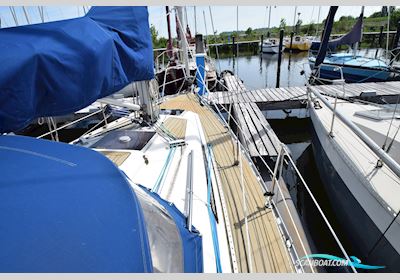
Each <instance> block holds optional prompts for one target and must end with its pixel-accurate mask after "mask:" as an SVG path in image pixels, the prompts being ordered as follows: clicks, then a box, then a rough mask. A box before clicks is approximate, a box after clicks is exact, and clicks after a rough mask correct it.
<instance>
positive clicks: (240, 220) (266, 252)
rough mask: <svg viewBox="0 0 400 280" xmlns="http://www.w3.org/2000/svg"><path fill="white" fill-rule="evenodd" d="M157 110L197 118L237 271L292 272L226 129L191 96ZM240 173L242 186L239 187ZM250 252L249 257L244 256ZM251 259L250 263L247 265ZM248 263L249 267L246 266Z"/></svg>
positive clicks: (256, 185)
mask: <svg viewBox="0 0 400 280" xmlns="http://www.w3.org/2000/svg"><path fill="white" fill-rule="evenodd" d="M160 107H161V109H170V110H173V109H177V110H188V111H192V112H195V113H197V114H198V115H199V118H200V121H201V124H202V127H203V131H204V134H205V137H206V141H207V143H208V144H209V145H211V148H212V150H213V154H214V156H215V162H216V163H217V166H218V174H217V175H218V177H219V178H220V183H221V185H222V189H223V193H224V196H225V201H226V204H227V211H228V217H229V220H230V224H231V225H232V236H233V243H234V247H235V255H236V259H237V265H238V270H239V272H293V271H294V267H293V264H292V261H291V260H290V256H289V253H288V250H287V248H286V245H285V241H284V240H283V238H282V235H281V233H280V230H279V227H278V223H277V220H276V219H275V216H274V213H273V212H272V210H271V209H268V208H266V207H265V198H264V196H263V187H262V184H261V182H260V180H261V179H260V178H258V177H257V175H256V173H255V171H254V169H253V168H252V167H251V165H250V164H251V163H250V162H249V161H248V160H247V159H246V157H245V156H244V155H243V154H240V159H241V162H242V163H243V164H242V166H243V173H242V172H241V168H240V165H237V164H235V162H236V161H237V154H238V151H237V145H236V143H235V140H234V139H233V138H232V136H231V134H230V132H229V130H228V129H227V128H226V127H224V125H223V124H222V122H221V121H220V120H219V118H218V117H217V116H216V115H215V114H214V112H212V111H211V110H210V109H208V108H207V107H206V106H201V105H200V104H199V101H198V99H197V97H196V96H194V95H193V94H191V93H188V94H185V95H179V96H176V97H173V98H170V99H167V100H166V101H164V102H163V103H162V104H161V105H160ZM241 174H243V183H244V184H243V186H242V184H241V178H242V177H241ZM242 187H244V188H245V190H246V205H247V212H248V215H247V218H248V227H249V238H250V244H249V243H248V242H247V236H246V226H245V223H244V220H245V219H244V218H245V212H244V210H243V209H244V204H243V199H242ZM248 252H250V254H249V255H247V253H248ZM250 260H251V262H250ZM250 263H252V267H250Z"/></svg>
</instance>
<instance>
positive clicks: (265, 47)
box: [261, 44, 279, 53]
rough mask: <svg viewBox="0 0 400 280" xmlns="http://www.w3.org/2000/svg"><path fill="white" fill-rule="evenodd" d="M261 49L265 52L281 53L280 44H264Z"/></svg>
mask: <svg viewBox="0 0 400 280" xmlns="http://www.w3.org/2000/svg"><path fill="white" fill-rule="evenodd" d="M261 51H262V52H263V53H279V45H265V44H263V45H262V48H261Z"/></svg>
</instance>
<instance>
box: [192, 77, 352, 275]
mask: <svg viewBox="0 0 400 280" xmlns="http://www.w3.org/2000/svg"><path fill="white" fill-rule="evenodd" d="M200 78H202V77H201V76H200ZM203 82H204V80H203ZM206 90H207V91H208V94H209V93H210V92H209V89H208V88H207V87H206ZM199 98H200V100H203V103H205V104H207V106H208V108H209V109H211V107H210V105H209V104H208V102H207V100H206V99H205V98H204V97H202V96H199ZM212 103H213V105H214V107H215V108H216V109H217V111H218V112H219V116H220V118H221V120H222V122H224V123H225V126H227V128H228V129H229V124H228V123H227V122H226V120H225V119H224V117H223V116H222V114H221V112H220V110H219V108H218V106H216V104H215V103H214V102H212ZM222 108H223V109H224V110H225V112H226V113H227V114H228V115H229V116H230V117H231V119H232V120H233V121H234V122H235V124H236V126H237V127H238V129H239V130H240V131H241V132H242V133H243V131H242V129H241V127H240V125H239V124H238V123H237V121H236V120H235V118H234V117H233V116H232V115H231V113H230V112H228V110H227V109H226V108H225V107H224V106H222ZM211 110H212V109H211ZM229 131H230V133H231V135H233V137H234V138H235V139H236V136H235V135H234V134H233V133H232V131H231V130H230V129H229ZM237 140H238V139H237ZM238 145H240V147H241V148H242V149H243V150H244V151H246V153H245V155H246V156H248V150H247V149H246V148H245V147H244V146H243V145H242V144H241V143H240V141H239V140H238ZM284 151H285V154H286V155H287V156H288V157H289V159H290V160H291V162H292V164H293V165H294V167H295V171H296V173H297V174H298V175H299V176H300V178H301V180H302V183H303V184H304V186H305V187H306V189H307V191H308V193H309V194H310V195H312V192H311V191H310V189H309V187H308V185H307V184H306V182H305V181H304V179H303V177H302V176H301V174H300V172H299V170H298V169H297V167H296V166H295V164H294V162H293V160H292V159H291V157H290V155H289V153H288V152H287V150H286V149H285V148H284ZM256 153H257V157H258V158H260V159H261V162H262V163H263V164H264V165H265V166H266V168H267V169H268V171H269V172H270V174H271V175H273V174H274V172H273V171H272V170H271V168H270V167H269V166H268V164H267V163H266V162H265V160H264V159H263V158H262V156H261V155H260V153H259V152H258V151H256ZM248 159H249V158H248ZM249 160H250V162H251V158H250V159H249ZM276 164H279V162H277V163H276ZM275 180H277V178H275ZM261 183H262V185H263V186H264V188H266V186H265V184H264V181H263V180H261ZM277 185H278V188H279V190H280V191H281V187H280V185H279V182H277ZM281 192H282V191H281ZM312 200H313V202H314V203H315V204H316V206H317V208H318V210H319V212H320V214H321V215H323V219H324V221H325V222H326V223H327V226H328V228H329V229H330V231H331V233H332V234H333V236H334V238H335V241H336V242H337V243H338V245H339V248H340V249H341V250H342V252H343V253H344V255H345V257H346V259H347V260H348V263H349V265H350V267H351V268H352V270H353V272H355V273H357V270H356V269H355V268H354V266H353V264H352V262H351V260H350V258H349V257H348V254H347V253H346V251H345V250H344V247H343V245H342V244H341V242H340V240H339V238H338V237H337V235H336V233H335V232H334V230H333V228H332V227H331V225H330V224H329V221H328V219H327V218H326V216H325V214H324V213H323V211H322V209H321V207H320V206H319V204H318V202H317V201H316V199H315V197H314V196H313V195H312ZM285 202H286V201H284V203H285ZM272 203H273V204H274V205H275V203H274V201H272ZM275 209H276V210H277V212H278V215H279V216H280V217H281V215H280V213H279V210H278V209H277V207H276V205H275ZM288 211H289V210H288ZM281 220H282V219H281ZM292 223H293V226H294V227H295V228H296V232H297V235H298V238H299V240H300V242H301V237H300V236H299V233H298V231H297V226H296V224H295V223H294V221H293V219H292ZM282 224H283V225H284V227H285V230H286V233H287V234H288V235H289V231H288V230H287V228H286V225H285V223H284V222H283V220H282ZM289 237H290V235H289ZM290 239H291V242H292V243H293V240H292V238H291V237H290ZM303 250H304V251H305V248H304V247H303ZM294 253H295V255H296V257H297V259H299V257H298V254H297V250H296V249H295V248H294ZM305 253H306V251H305ZM302 269H303V268H302ZM311 271H312V272H314V270H313V269H312V267H311Z"/></svg>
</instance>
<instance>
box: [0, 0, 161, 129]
mask: <svg viewBox="0 0 400 280" xmlns="http://www.w3.org/2000/svg"><path fill="white" fill-rule="evenodd" d="M0 49H1V56H0V133H3V132H11V131H14V132H15V131H18V130H20V129H22V128H24V127H25V126H26V125H28V124H29V123H30V122H31V121H32V120H34V119H35V118H37V117H44V116H58V115H65V114H69V113H73V112H75V111H78V110H80V109H82V108H84V107H86V106H88V105H90V104H91V103H93V102H94V101H95V100H97V99H98V98H101V97H104V96H107V95H110V94H112V93H114V92H116V91H118V90H120V89H121V88H123V87H124V86H126V85H127V84H129V83H130V82H133V81H141V80H150V79H152V78H153V77H154V72H153V53H152V42H151V35H150V28H149V23H148V12H147V8H146V7H137V6H135V7H93V8H91V9H90V11H89V12H88V14H86V15H85V16H84V17H81V18H75V19H69V20H62V21H56V22H49V23H43V24H34V25H27V26H19V27H12V28H2V29H0Z"/></svg>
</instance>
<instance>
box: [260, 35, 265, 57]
mask: <svg viewBox="0 0 400 280" xmlns="http://www.w3.org/2000/svg"><path fill="white" fill-rule="evenodd" d="M263 42H264V35H261V40H260V52H261V53H262V46H263Z"/></svg>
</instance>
